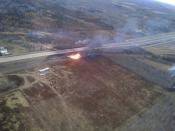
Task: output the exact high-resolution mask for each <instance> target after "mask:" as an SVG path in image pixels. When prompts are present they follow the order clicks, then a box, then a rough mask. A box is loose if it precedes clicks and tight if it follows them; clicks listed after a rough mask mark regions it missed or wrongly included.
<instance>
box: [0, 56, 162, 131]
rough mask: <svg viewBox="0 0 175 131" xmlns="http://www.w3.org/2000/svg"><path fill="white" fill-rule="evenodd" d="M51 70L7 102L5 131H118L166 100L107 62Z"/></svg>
mask: <svg viewBox="0 0 175 131" xmlns="http://www.w3.org/2000/svg"><path fill="white" fill-rule="evenodd" d="M50 67H51V70H50V71H49V74H48V75H46V76H45V77H41V76H39V75H36V72H33V73H32V70H31V71H30V72H31V73H30V72H28V73H29V74H30V77H31V75H33V78H32V79H34V81H32V82H30V80H29V79H27V81H28V82H27V83H25V84H24V85H23V86H22V87H23V88H19V89H20V90H17V91H14V92H9V93H7V94H6V95H5V96H1V98H0V104H1V110H0V114H2V115H1V117H2V118H1V119H0V120H2V121H0V126H1V130H2V131H5V130H6V129H8V130H11V129H14V130H15V131H20V130H27V131H36V130H37V131H40V130H41V131H43V130H46V131H51V130H52V131H58V130H61V131H70V130H72V131H112V130H114V129H116V128H118V127H119V126H121V125H123V124H124V123H125V122H126V121H127V120H128V119H129V118H131V117H132V116H134V115H137V114H140V113H141V114H142V112H143V110H147V109H148V108H150V107H151V106H152V105H153V104H154V102H155V101H156V99H158V98H159V97H161V96H162V93H160V92H159V91H157V90H155V89H154V88H153V85H152V84H149V83H148V82H146V81H145V80H143V79H141V78H140V77H139V76H137V75H136V74H134V73H132V72H130V71H128V70H125V69H123V68H122V67H120V66H118V65H116V64H115V63H113V62H112V61H111V60H109V59H107V58H104V57H97V58H95V59H88V58H87V59H82V60H80V61H77V62H76V61H69V60H68V61H63V62H56V63H54V64H51V65H50ZM33 71H34V70H33ZM26 75H27V76H28V74H26ZM21 77H22V76H21ZM30 83H31V84H30ZM26 84H27V85H26ZM5 109H6V110H5ZM7 112H8V113H9V112H10V114H8V115H7V114H6V113H7ZM13 118H14V120H11V119H13ZM4 119H5V122H4V121H3V120H4Z"/></svg>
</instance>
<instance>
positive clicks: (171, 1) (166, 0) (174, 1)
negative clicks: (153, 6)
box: [157, 0, 175, 5]
mask: <svg viewBox="0 0 175 131" xmlns="http://www.w3.org/2000/svg"><path fill="white" fill-rule="evenodd" d="M157 1H160V2H163V3H167V4H171V5H175V0H157Z"/></svg>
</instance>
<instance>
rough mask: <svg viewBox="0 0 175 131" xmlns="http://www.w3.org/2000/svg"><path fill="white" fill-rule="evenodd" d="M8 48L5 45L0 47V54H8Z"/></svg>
mask: <svg viewBox="0 0 175 131" xmlns="http://www.w3.org/2000/svg"><path fill="white" fill-rule="evenodd" d="M8 54H9V53H8V50H7V48H5V47H0V55H8Z"/></svg>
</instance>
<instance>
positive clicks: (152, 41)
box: [0, 32, 175, 64]
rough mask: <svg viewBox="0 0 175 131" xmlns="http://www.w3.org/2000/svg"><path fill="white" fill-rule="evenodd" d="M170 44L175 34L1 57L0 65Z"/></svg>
mask: <svg viewBox="0 0 175 131" xmlns="http://www.w3.org/2000/svg"><path fill="white" fill-rule="evenodd" d="M170 42H175V32H171V33H163V34H159V35H154V36H149V37H143V38H138V39H131V40H128V41H126V42H121V43H107V44H103V45H101V46H99V47H81V48H74V49H64V50H57V51H43V52H36V53H30V54H26V55H20V56H10V57H2V58H0V64H1V63H7V62H14V61H20V60H26V59H32V58H38V57H46V56H53V55H64V54H67V53H71V52H79V51H87V50H90V49H92V48H94V49H110V48H126V47H127V48H128V47H145V46H153V45H161V44H166V43H170Z"/></svg>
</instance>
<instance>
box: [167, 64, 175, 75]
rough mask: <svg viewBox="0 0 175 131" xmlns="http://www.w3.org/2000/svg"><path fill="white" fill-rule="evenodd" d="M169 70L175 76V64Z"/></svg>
mask: <svg viewBox="0 0 175 131" xmlns="http://www.w3.org/2000/svg"><path fill="white" fill-rule="evenodd" d="M168 72H169V73H170V75H171V77H175V66H172V67H171V68H170V69H168Z"/></svg>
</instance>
